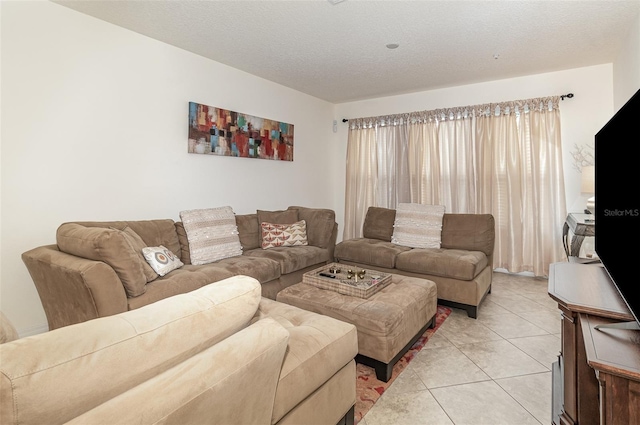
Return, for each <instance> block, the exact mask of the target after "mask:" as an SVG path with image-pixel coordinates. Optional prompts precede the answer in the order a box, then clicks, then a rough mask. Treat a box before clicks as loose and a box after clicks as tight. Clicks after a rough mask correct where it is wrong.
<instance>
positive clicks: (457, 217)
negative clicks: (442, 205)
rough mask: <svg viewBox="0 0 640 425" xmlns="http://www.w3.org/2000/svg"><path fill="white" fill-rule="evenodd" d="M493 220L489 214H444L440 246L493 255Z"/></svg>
mask: <svg viewBox="0 0 640 425" xmlns="http://www.w3.org/2000/svg"><path fill="white" fill-rule="evenodd" d="M494 244H495V220H494V218H493V215H491V214H445V215H444V217H443V218H442V248H454V249H464V250H469V251H482V252H484V253H485V255H487V256H492V255H493V249H494Z"/></svg>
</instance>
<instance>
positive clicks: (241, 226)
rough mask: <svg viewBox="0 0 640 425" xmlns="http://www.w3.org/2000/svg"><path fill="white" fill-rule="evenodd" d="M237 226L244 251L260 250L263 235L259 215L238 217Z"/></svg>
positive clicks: (241, 215)
mask: <svg viewBox="0 0 640 425" xmlns="http://www.w3.org/2000/svg"><path fill="white" fill-rule="evenodd" d="M236 225H237V226H238V237H239V238H240V245H242V250H243V251H248V250H250V249H255V248H260V241H261V235H260V222H259V221H258V214H240V215H236Z"/></svg>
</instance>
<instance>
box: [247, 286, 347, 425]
mask: <svg viewBox="0 0 640 425" xmlns="http://www.w3.org/2000/svg"><path fill="white" fill-rule="evenodd" d="M265 317H271V318H272V319H275V320H276V321H277V322H278V323H280V324H281V325H282V326H284V327H285V328H286V329H287V330H288V331H289V343H288V346H287V352H286V354H285V358H284V364H283V365H282V370H281V371H280V380H279V382H278V388H277V390H276V397H275V402H274V406H273V416H272V419H271V423H272V424H273V423H276V422H277V421H279V420H280V419H281V418H282V417H283V416H284V415H285V414H286V413H287V412H289V411H290V410H291V409H292V408H293V407H295V406H296V405H297V404H298V403H300V402H301V401H302V400H304V399H305V398H307V397H308V396H309V395H310V394H311V393H313V392H314V391H315V390H316V389H317V388H319V387H320V386H321V385H322V384H324V383H325V382H326V381H327V380H329V378H331V377H332V376H333V375H335V374H336V373H337V372H338V371H339V370H340V369H342V368H343V367H344V366H345V365H346V364H348V363H349V362H350V361H352V360H353V358H354V357H355V356H356V354H357V353H358V338H357V334H356V327H355V326H354V325H352V324H350V323H346V322H342V321H340V320H336V319H333V318H331V317H328V316H323V315H321V314H317V313H312V312H309V311H306V310H302V309H300V308H297V307H293V306H290V305H287V304H283V303H279V302H277V301H273V300H270V299H267V298H263V299H262V301H260V306H259V307H258V312H257V313H256V316H255V317H254V318H253V320H254V321H257V320H260V319H263V318H265ZM354 378H355V377H354Z"/></svg>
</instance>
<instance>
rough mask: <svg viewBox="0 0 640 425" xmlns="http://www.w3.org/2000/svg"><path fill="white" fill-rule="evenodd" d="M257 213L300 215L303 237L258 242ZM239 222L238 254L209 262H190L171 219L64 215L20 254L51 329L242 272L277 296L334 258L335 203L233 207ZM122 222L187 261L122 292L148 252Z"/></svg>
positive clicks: (181, 232)
mask: <svg viewBox="0 0 640 425" xmlns="http://www.w3.org/2000/svg"><path fill="white" fill-rule="evenodd" d="M260 219H262V220H269V221H270V222H282V221H284V222H286V221H289V222H290V221H291V220H294V219H295V220H298V219H299V220H305V221H306V225H307V237H308V245H307V246H295V247H277V248H270V249H262V248H261V246H260V242H261V233H260ZM236 223H237V227H238V232H239V238H240V243H241V245H242V248H243V250H242V251H243V252H242V255H241V256H236V257H232V258H225V259H222V260H218V261H215V262H213V263H210V264H204V265H192V264H191V261H190V249H189V241H188V238H187V234H186V232H185V229H184V226H183V225H182V223H181V222H174V220H171V219H163V220H144V221H110V222H74V223H64V224H62V225H61V226H60V227H59V228H58V230H57V233H56V242H57V244H55V245H46V246H41V247H37V248H34V249H31V250H29V251H27V252H25V253H23V255H22V260H23V262H24V263H25V265H26V267H27V269H28V271H29V273H30V275H31V277H32V279H33V281H34V283H35V286H36V289H37V290H38V294H39V296H40V299H41V301H42V305H43V307H44V311H45V313H46V316H47V320H48V323H49V330H52V329H56V328H60V327H62V326H67V325H71V324H74V323H80V322H84V321H86V320H90V319H94V318H97V317H104V316H109V315H113V314H117V313H122V312H125V311H128V310H135V309H137V308H140V307H142V306H145V305H148V304H151V303H153V302H156V301H159V300H161V299H164V298H167V297H170V296H172V295H177V294H181V293H185V292H189V291H192V290H194V289H197V288H200V287H202V286H204V285H208V284H211V283H213V282H217V281H219V280H222V279H225V278H227V277H231V276H235V275H239V274H242V275H247V276H251V277H253V278H255V279H257V280H258V281H259V282H260V283H261V284H262V295H263V296H265V297H267V298H271V299H275V298H276V295H277V293H278V292H279V291H280V290H281V289H283V288H286V287H288V286H290V285H293V284H295V283H298V282H300V281H301V280H302V275H303V274H304V273H306V272H307V271H309V270H312V269H314V268H317V267H320V266H321V265H323V264H326V263H327V262H330V261H333V250H334V248H335V243H336V235H337V224H336V222H335V213H334V212H333V211H332V210H329V209H320V208H305V207H297V206H292V207H289V208H287V210H283V211H261V210H258V211H256V213H255V214H244V215H236ZM127 227H128V228H129V229H131V230H133V231H134V232H135V233H136V234H137V235H138V236H140V238H141V239H142V242H144V244H145V245H148V246H160V245H162V246H164V247H166V248H168V249H170V250H171V251H172V252H173V253H174V254H175V255H176V256H177V257H178V258H180V260H181V261H182V262H183V263H184V266H182V267H180V268H179V269H177V270H174V271H171V272H170V273H168V274H167V275H165V276H161V277H157V278H155V279H153V280H152V281H150V282H147V281H146V280H142V281H141V282H134V283H136V284H139V286H140V291H139V292H141V294H136V295H135V296H132V294H131V293H130V292H129V293H128V292H127V290H128V286H127V284H128V285H129V286H130V285H131V284H132V283H131V282H130V281H131V280H133V279H137V280H138V281H139V280H140V279H144V278H145V276H144V275H143V274H140V273H141V272H140V273H138V274H135V273H134V272H135V271H136V270H138V269H139V268H141V267H143V266H142V265H141V264H140V263H141V262H142V263H144V262H145V260H144V258H142V259H139V258H137V257H136V256H137V255H138V253H136V252H133V251H132V250H131V249H130V248H129V247H128V246H127V245H126V244H125V242H126V241H125V239H123V238H122V236H121V233H123V232H122V231H123V230H124V229H125V228H127ZM138 257H139V255H138ZM144 265H145V266H146V263H145V264H144ZM140 270H142V269H140ZM140 276H141V277H140Z"/></svg>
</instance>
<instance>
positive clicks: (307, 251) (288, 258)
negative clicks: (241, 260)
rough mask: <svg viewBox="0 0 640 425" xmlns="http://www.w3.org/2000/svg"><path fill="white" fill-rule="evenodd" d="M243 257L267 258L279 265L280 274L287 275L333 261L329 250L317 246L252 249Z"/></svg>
mask: <svg viewBox="0 0 640 425" xmlns="http://www.w3.org/2000/svg"><path fill="white" fill-rule="evenodd" d="M244 256H248V257H259V258H269V259H271V260H273V261H276V262H277V263H278V264H279V268H280V273H281V274H289V273H293V272H296V271H298V270H302V269H304V268H306V267H309V266H313V265H316V264H323V263H326V262H327V261H331V260H333V258H329V257H330V256H329V250H327V249H323V248H318V247H317V246H311V245H307V246H294V247H277V248H270V249H252V250H250V251H247V252H245V253H244Z"/></svg>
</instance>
